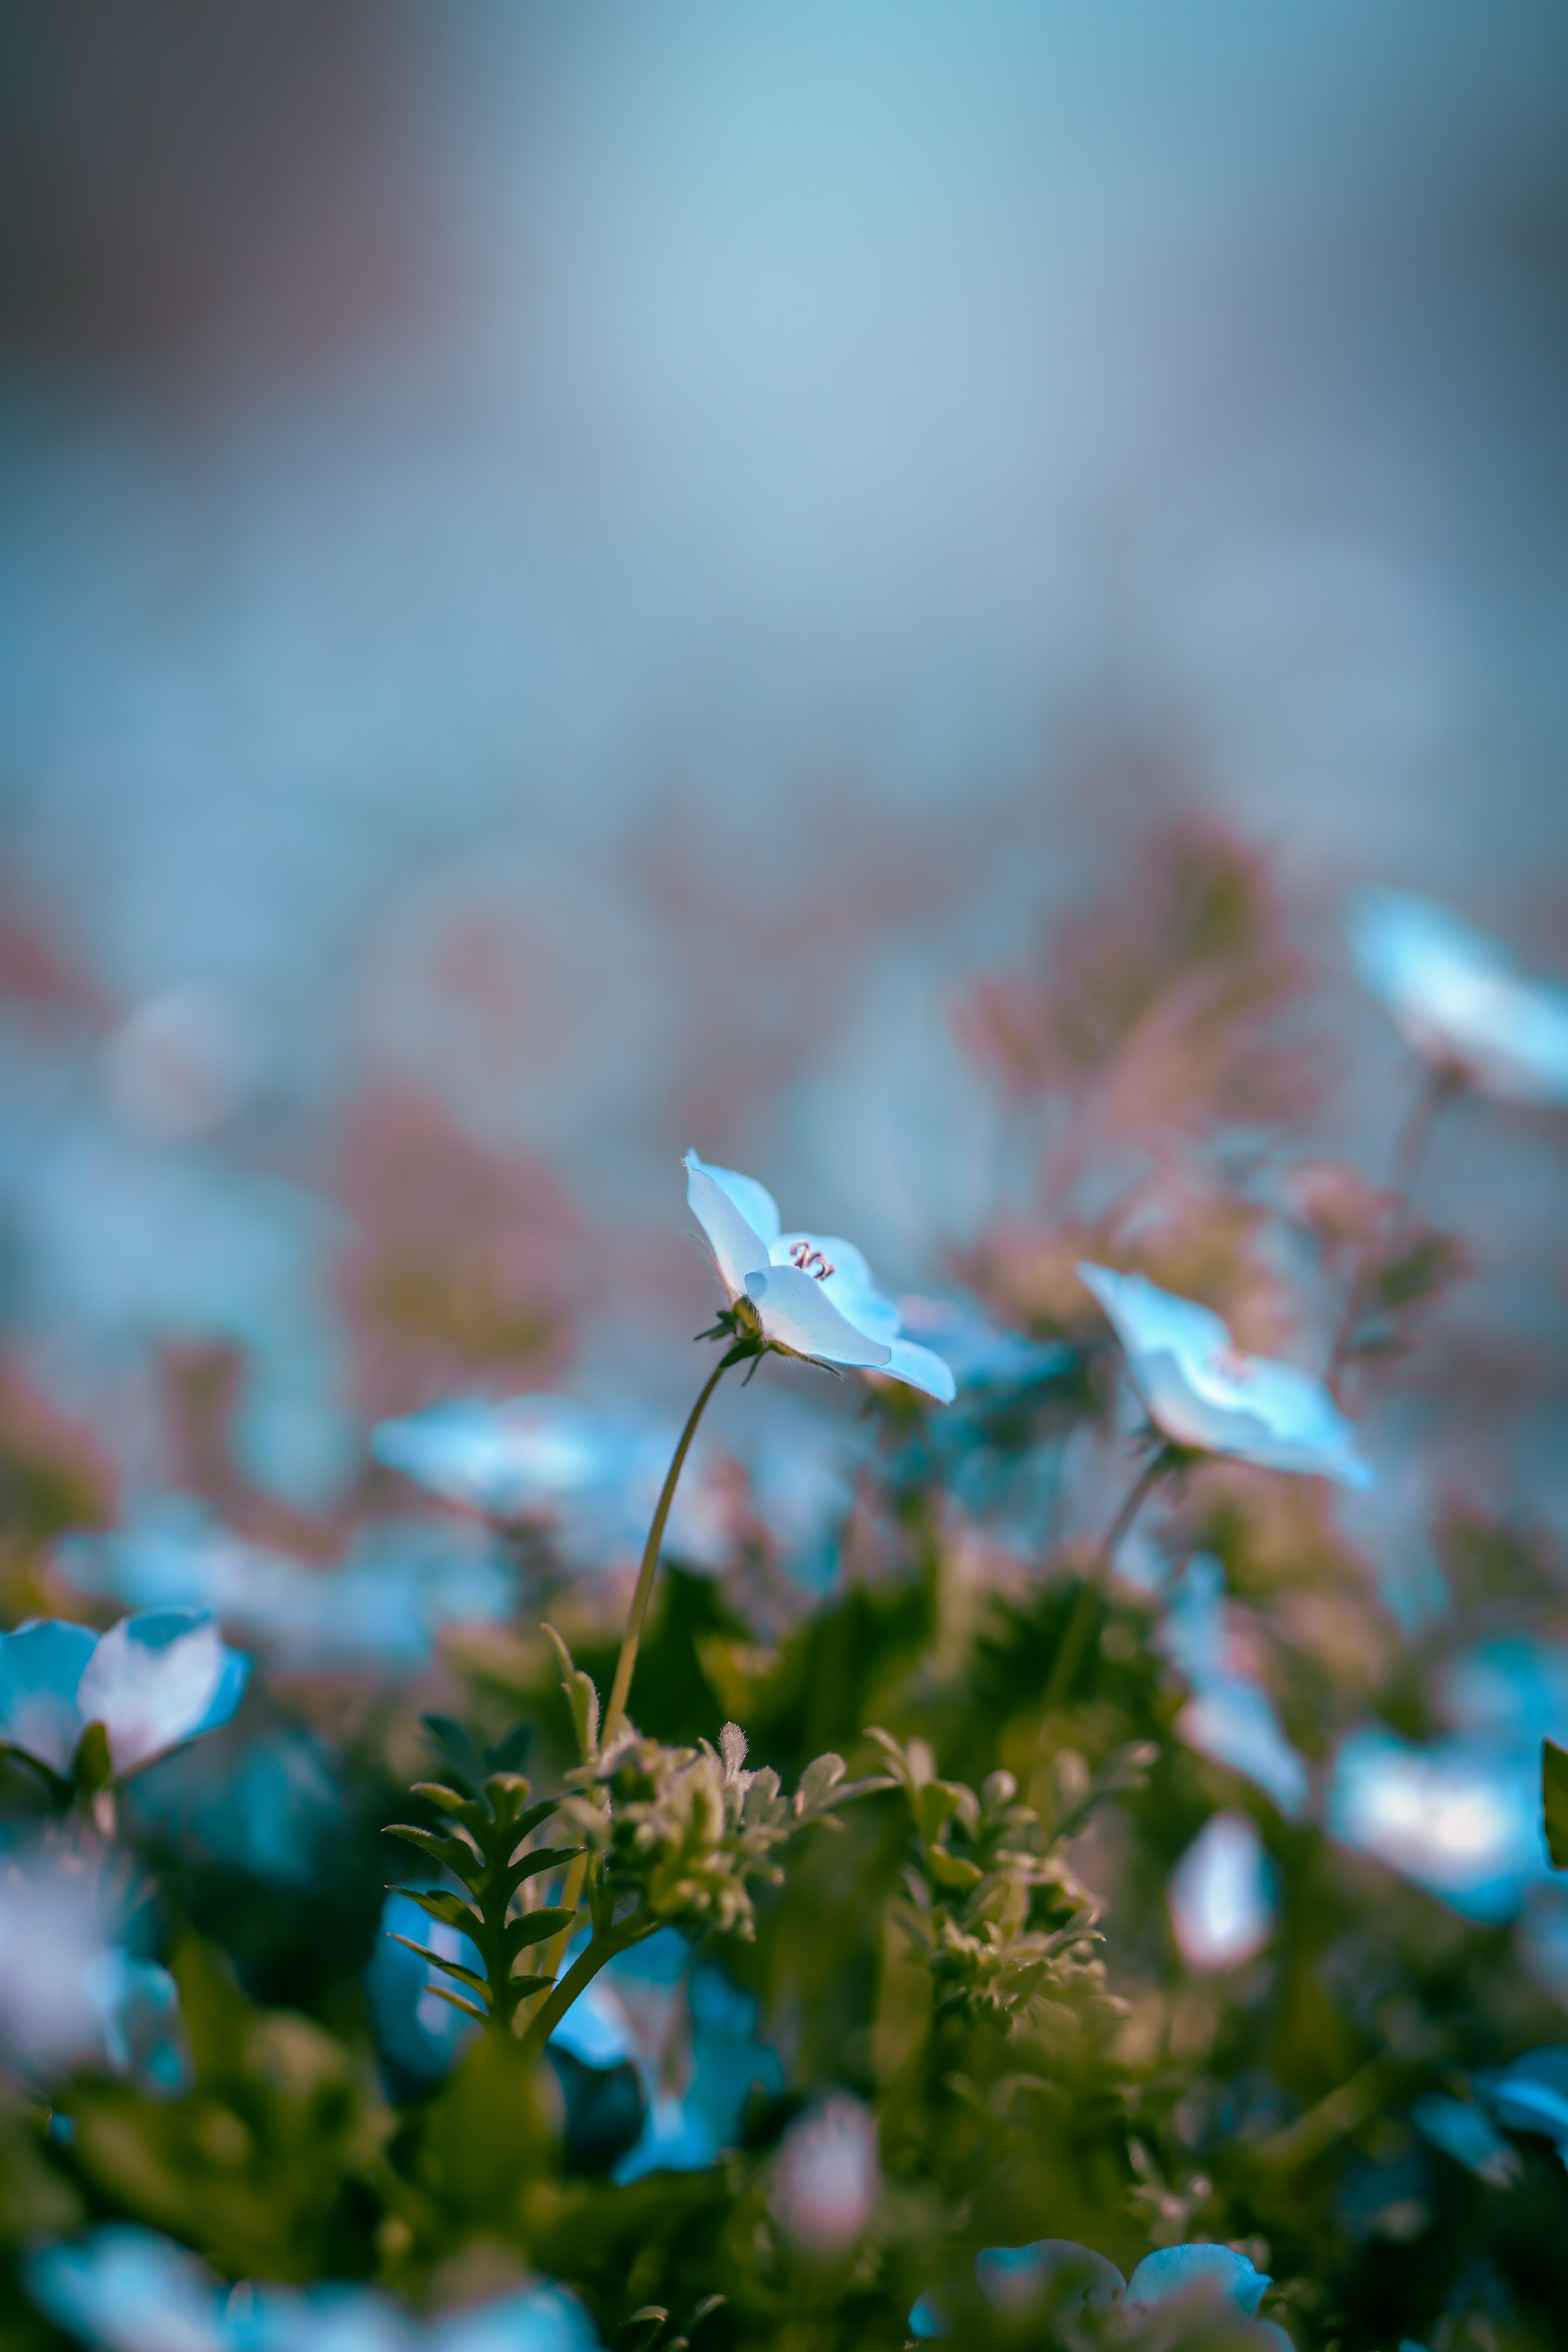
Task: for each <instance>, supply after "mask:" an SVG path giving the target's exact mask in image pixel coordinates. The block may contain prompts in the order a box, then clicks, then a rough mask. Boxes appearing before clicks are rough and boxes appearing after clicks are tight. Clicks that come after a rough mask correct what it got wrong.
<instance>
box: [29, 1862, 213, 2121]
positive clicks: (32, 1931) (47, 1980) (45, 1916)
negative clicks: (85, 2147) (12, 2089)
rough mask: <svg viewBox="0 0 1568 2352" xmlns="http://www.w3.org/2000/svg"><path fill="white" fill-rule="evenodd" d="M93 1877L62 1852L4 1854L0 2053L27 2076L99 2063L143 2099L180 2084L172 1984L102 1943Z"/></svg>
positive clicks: (107, 1920)
mask: <svg viewBox="0 0 1568 2352" xmlns="http://www.w3.org/2000/svg"><path fill="white" fill-rule="evenodd" d="M113 1912H114V1906H113V1905H112V1904H111V1903H110V1901H109V1900H108V1899H107V1898H106V1895H105V1890H104V1886H103V1884H102V1881H101V1879H100V1874H99V1873H98V1872H97V1871H96V1870H95V1869H94V1868H92V1867H91V1866H90V1865H89V1863H88V1861H87V1859H86V1857H85V1856H83V1855H81V1854H79V1853H74V1852H72V1851H71V1850H70V1849H69V1848H67V1847H56V1848H52V1849H51V1848H45V1849H43V1850H41V1851H34V1852H31V1853H23V1854H19V1855H13V1856H10V1857H8V1858H7V1859H6V1861H5V1864H4V1874H3V1876H0V2050H4V2051H5V2054H6V2056H7V2057H8V2058H9V2060H10V2061H11V2063H13V2064H14V2065H15V2066H16V2067H17V2068H18V2069H20V2071H21V2072H22V2073H23V2074H27V2075H30V2076H32V2077H34V2078H47V2077H48V2076H51V2075H55V2074H63V2073H66V2072H68V2071H69V2070H70V2069H72V2068H73V2067H76V2066H80V2065H98V2066H106V2067H108V2068H109V2070H110V2073H112V2074H123V2075H126V2076H128V2077H129V2078H130V2079H131V2080H132V2081H133V2082H134V2083H135V2084H137V2086H138V2087H139V2088H140V2089H141V2090H142V2091H144V2092H146V2093H147V2094H148V2095H150V2096H152V2097H153V2098H166V2097H173V2096H174V2095H177V2094H178V2093H180V2092H182V2091H184V2090H186V2089H188V2088H189V2085H190V2056H189V2052H188V2049H187V2046H186V2042H185V2030H184V2019H183V2017H182V2016H181V2013H180V1994H179V1988H178V1987H177V1985H176V1984H175V1982H174V1978H173V1977H172V1976H171V1975H170V1974H169V1972H168V1970H167V1969H163V1968H160V1967H159V1966H158V1964H157V1962H156V1961H155V1960H148V1959H139V1958H135V1957H133V1956H132V1953H130V1952H129V1951H127V1950H125V1949H124V1948H122V1947H121V1945H119V1944H118V1943H114V1942H111V1941H110V1931H111V1929H112V1927H113V1926H114V1924H115V1922H114V1916H113Z"/></svg>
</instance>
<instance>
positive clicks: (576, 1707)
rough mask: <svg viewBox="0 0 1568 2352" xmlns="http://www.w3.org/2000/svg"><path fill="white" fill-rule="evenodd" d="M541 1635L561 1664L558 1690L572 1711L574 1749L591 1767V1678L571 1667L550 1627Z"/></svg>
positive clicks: (595, 1713)
mask: <svg viewBox="0 0 1568 2352" xmlns="http://www.w3.org/2000/svg"><path fill="white" fill-rule="evenodd" d="M544 1631H545V1632H546V1633H548V1634H549V1636H550V1638H551V1640H552V1642H553V1643H554V1644H555V1654H556V1656H557V1657H558V1658H559V1659H560V1661H561V1687H562V1689H563V1691H564V1692H565V1694H566V1704H567V1706H569V1707H570V1708H571V1710H572V1720H573V1722H574V1725H575V1726H576V1727H577V1745H578V1747H579V1748H581V1749H582V1751H583V1761H584V1764H592V1763H593V1762H594V1760H595V1758H596V1757H597V1755H598V1753H599V1694H598V1692H597V1691H596V1690H595V1687H594V1685H593V1681H592V1679H591V1677H590V1676H589V1675H585V1674H584V1672H583V1670H582V1668H581V1666H574V1664H573V1663H572V1653H571V1651H570V1650H569V1649H568V1648H567V1647H566V1644H565V1643H564V1642H563V1640H562V1638H561V1636H560V1634H559V1633H557V1632H556V1630H555V1628H554V1626H553V1625H546V1626H545V1628H544Z"/></svg>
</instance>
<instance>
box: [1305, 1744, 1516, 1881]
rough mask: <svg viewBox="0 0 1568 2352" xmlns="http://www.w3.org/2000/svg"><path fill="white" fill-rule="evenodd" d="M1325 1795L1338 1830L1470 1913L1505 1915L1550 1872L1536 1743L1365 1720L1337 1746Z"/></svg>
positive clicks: (1339, 1834)
mask: <svg viewBox="0 0 1568 2352" xmlns="http://www.w3.org/2000/svg"><path fill="white" fill-rule="evenodd" d="M1328 1802H1329V1826H1330V1828H1331V1830H1332V1832H1333V1833H1334V1835H1335V1836H1336V1837H1338V1838H1342V1839H1343V1841H1344V1843H1346V1844H1347V1845H1352V1846H1356V1847H1358V1848H1359V1849H1360V1850H1361V1852H1362V1853H1369V1854H1373V1855H1375V1856H1376V1858H1377V1859H1378V1860H1379V1861H1380V1862H1385V1863H1387V1864H1389V1865H1390V1866H1391V1867H1392V1868H1393V1869H1394V1870H1397V1871H1398V1872H1399V1873H1400V1874H1401V1875H1402V1876H1403V1877H1405V1878H1409V1879H1413V1880H1414V1881H1415V1884H1416V1885H1418V1886H1424V1887H1426V1889H1427V1891H1428V1892H1429V1893H1431V1894H1433V1895H1441V1896H1442V1897H1443V1898H1444V1900H1445V1901H1446V1902H1448V1903H1451V1904H1452V1905H1453V1906H1454V1908H1455V1909H1456V1910H1457V1911H1462V1912H1464V1913H1465V1914H1466V1915H1467V1916H1468V1917H1470V1918H1472V1919H1484V1920H1495V1919H1506V1918H1510V1917H1511V1916H1512V1915H1513V1914H1514V1912H1515V1911H1517V1910H1518V1908H1519V1906H1520V1902H1521V1898H1522V1895H1523V1894H1524V1891H1525V1889H1526V1888H1527V1887H1529V1886H1530V1885H1531V1884H1532V1883H1534V1882H1535V1881H1536V1880H1539V1879H1543V1878H1544V1877H1545V1876H1546V1874H1547V1860H1546V1849H1545V1845H1544V1843H1543V1841H1542V1832H1541V1763H1540V1755H1539V1751H1536V1752H1535V1753H1534V1754H1533V1755H1527V1754H1520V1753H1517V1752H1509V1751H1506V1750H1502V1749H1499V1748H1493V1747H1491V1746H1489V1745H1486V1744H1483V1743H1481V1742H1478V1741H1469V1740H1447V1741H1444V1742H1441V1743H1436V1744H1434V1745H1433V1746H1431V1747H1427V1748H1417V1747H1415V1746H1413V1745H1412V1744H1411V1743H1410V1742H1409V1741H1407V1740H1404V1739H1401V1738H1397V1737H1396V1736H1395V1734H1394V1733H1393V1732H1391V1731H1383V1730H1379V1729H1375V1728H1371V1727H1369V1728H1368V1729H1366V1730H1363V1731H1357V1732H1352V1734H1351V1736H1350V1738H1348V1739H1346V1740H1345V1741H1344V1742H1343V1743H1342V1746H1341V1748H1340V1750H1339V1753H1338V1755H1337V1757H1336V1758H1335V1759H1334V1769H1333V1777H1332V1780H1331V1784H1330V1789H1329V1801H1328Z"/></svg>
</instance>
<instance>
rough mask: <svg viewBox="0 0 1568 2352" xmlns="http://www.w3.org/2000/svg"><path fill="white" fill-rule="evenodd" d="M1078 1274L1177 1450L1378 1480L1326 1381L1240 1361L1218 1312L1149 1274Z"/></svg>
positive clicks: (1089, 1270) (1256, 1360) (1261, 1361)
mask: <svg viewBox="0 0 1568 2352" xmlns="http://www.w3.org/2000/svg"><path fill="white" fill-rule="evenodd" d="M1078 1271H1079V1277H1080V1279H1081V1280H1082V1281H1083V1282H1084V1283H1085V1284H1086V1285H1087V1286H1088V1287H1089V1289H1090V1290H1091V1291H1092V1292H1093V1293H1094V1295H1095V1297H1096V1298H1098V1299H1099V1301H1100V1305H1101V1307H1103V1308H1104V1309H1105V1312H1106V1314H1107V1315H1108V1316H1109V1317H1110V1321H1111V1323H1112V1325H1113V1326H1114V1327H1115V1330H1116V1336H1117V1338H1118V1339H1120V1340H1121V1344H1122V1347H1123V1348H1124V1349H1126V1351H1127V1363H1128V1370H1129V1371H1130V1372H1131V1377H1132V1383H1133V1386H1134V1387H1135V1388H1136V1389H1137V1391H1138V1392H1139V1395H1140V1396H1141V1397H1142V1401H1143V1403H1144V1405H1145V1407H1146V1408H1147V1410H1148V1413H1149V1418H1150V1419H1151V1421H1152V1422H1153V1423H1154V1424H1155V1426H1156V1428H1157V1429H1159V1430H1160V1431H1161V1432H1162V1433H1163V1435H1164V1436H1166V1437H1167V1438H1169V1439H1171V1440H1172V1441H1173V1443H1174V1444H1177V1445H1187V1446H1193V1447H1194V1448H1196V1449H1197V1450H1198V1451H1199V1452H1202V1453H1205V1454H1230V1455H1232V1456H1234V1458H1235V1459H1236V1460H1237V1461H1238V1462H1253V1463H1257V1464H1258V1465H1259V1466H1260V1467H1262V1468H1264V1469H1269V1470H1295V1471H1300V1472H1301V1473H1302V1474H1303V1475H1309V1476H1316V1477H1321V1478H1334V1479H1337V1480H1338V1481H1339V1483H1340V1484H1341V1485H1342V1486H1371V1485H1372V1484H1373V1472H1372V1470H1371V1469H1370V1468H1369V1466H1368V1465H1367V1464H1366V1463H1364V1462H1363V1460H1362V1458H1361V1456H1360V1455H1359V1454H1357V1452H1356V1450H1355V1432H1354V1430H1353V1429H1352V1426H1351V1424H1350V1423H1349V1422H1348V1421H1347V1420H1346V1419H1345V1417H1344V1415H1343V1414H1342V1412H1340V1410H1339V1408H1338V1406H1337V1405H1336V1404H1335V1403H1334V1401H1333V1399H1332V1398H1331V1396H1330V1394H1329V1392H1328V1390H1327V1389H1326V1388H1325V1387H1324V1386H1323V1384H1322V1382H1321V1381H1318V1380H1314V1379H1313V1378H1312V1376H1311V1374H1310V1373H1309V1372H1302V1371H1298V1370H1296V1369H1295V1367H1294V1366H1293V1365H1290V1364H1279V1363H1275V1362H1273V1361H1272V1360H1270V1359H1268V1357H1264V1356H1246V1355H1243V1354H1242V1353H1241V1351H1240V1350H1239V1349H1237V1345H1236V1343H1235V1341H1234V1340H1233V1339H1232V1338H1231V1336H1230V1332H1229V1329H1228V1328H1227V1327H1226V1324H1225V1323H1224V1322H1223V1321H1222V1319H1221V1318H1220V1317H1219V1316H1217V1315H1215V1313H1214V1312H1213V1310H1212V1308H1210V1307H1200V1306H1199V1305H1198V1304H1197V1302H1196V1301H1195V1300H1194V1299H1191V1298H1179V1297H1177V1296H1176V1295H1175V1293H1174V1292H1173V1291H1169V1290H1162V1289H1161V1288H1160V1286H1159V1285H1158V1284H1157V1283H1153V1282H1151V1281H1150V1280H1149V1278H1148V1276H1146V1275H1142V1274H1117V1273H1114V1272H1113V1271H1112V1270H1111V1269H1110V1267H1109V1266H1103V1265H1090V1264H1088V1263H1087V1262H1086V1263H1084V1264H1082V1265H1079V1269H1078Z"/></svg>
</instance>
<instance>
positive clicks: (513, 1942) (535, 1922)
mask: <svg viewBox="0 0 1568 2352" xmlns="http://www.w3.org/2000/svg"><path fill="white" fill-rule="evenodd" d="M577 1916H578V1915H577V1912H576V1910H575V1908H571V1909H566V1908H560V1907H556V1908H552V1909H550V1910H544V1911H525V1912H524V1913H523V1915H522V1916H521V1919H509V1920H508V1921H507V1923H506V1928H505V1932H504V1934H503V1935H502V1937H501V1950H502V1952H503V1953H504V1954H505V1956H506V1958H507V1959H508V1960H510V1959H512V1958H514V1957H515V1956H516V1954H517V1953H519V1952H521V1951H524V1950H526V1948H527V1947H528V1946H529V1945H530V1944H542V1943H546V1942H548V1940H549V1938H550V1937H552V1936H559V1935H560V1934H561V1933H562V1931H563V1929H564V1928H567V1927H572V1926H574V1924H575V1921H576V1919H577Z"/></svg>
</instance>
